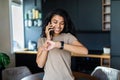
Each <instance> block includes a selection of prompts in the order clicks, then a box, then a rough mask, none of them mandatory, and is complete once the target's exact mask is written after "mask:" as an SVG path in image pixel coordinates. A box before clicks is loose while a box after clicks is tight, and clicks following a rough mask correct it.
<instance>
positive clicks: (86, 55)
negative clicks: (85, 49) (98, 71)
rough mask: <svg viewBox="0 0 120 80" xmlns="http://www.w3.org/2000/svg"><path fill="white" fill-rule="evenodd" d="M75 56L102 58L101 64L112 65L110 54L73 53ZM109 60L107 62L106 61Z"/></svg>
mask: <svg viewBox="0 0 120 80" xmlns="http://www.w3.org/2000/svg"><path fill="white" fill-rule="evenodd" d="M72 56H73V57H89V58H100V65H101V66H108V67H110V55H109V54H100V55H98V54H76V53H72ZM105 62H107V64H106V63H105Z"/></svg>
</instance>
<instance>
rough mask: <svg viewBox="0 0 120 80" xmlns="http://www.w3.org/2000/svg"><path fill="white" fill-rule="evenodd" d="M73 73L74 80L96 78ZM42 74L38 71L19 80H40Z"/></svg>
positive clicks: (94, 79)
mask: <svg viewBox="0 0 120 80" xmlns="http://www.w3.org/2000/svg"><path fill="white" fill-rule="evenodd" d="M73 75H74V76H75V80H98V79H96V78H95V77H94V76H91V75H88V74H85V73H80V72H73ZM43 76H44V72H40V73H35V74H31V75H29V76H26V77H24V78H22V79H21V80H42V79H43ZM53 77H54V76H53Z"/></svg>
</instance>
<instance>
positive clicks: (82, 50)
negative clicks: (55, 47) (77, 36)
mask: <svg viewBox="0 0 120 80" xmlns="http://www.w3.org/2000/svg"><path fill="white" fill-rule="evenodd" d="M64 50H67V51H70V52H73V53H78V54H88V49H87V48H86V47H85V46H83V45H82V44H81V43H80V42H79V41H77V40H76V41H73V42H72V44H71V45H70V44H64Z"/></svg>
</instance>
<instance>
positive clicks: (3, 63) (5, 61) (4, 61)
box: [0, 52, 10, 78]
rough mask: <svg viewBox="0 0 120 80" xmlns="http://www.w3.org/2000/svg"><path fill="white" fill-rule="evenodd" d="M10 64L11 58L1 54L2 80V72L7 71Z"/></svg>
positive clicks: (0, 71)
mask: <svg viewBox="0 0 120 80" xmlns="http://www.w3.org/2000/svg"><path fill="white" fill-rule="evenodd" d="M9 63H10V57H9V56H8V55H7V54H6V53H3V52H0V78H1V75H2V70H3V69H5V68H6V67H7V66H8V64H9Z"/></svg>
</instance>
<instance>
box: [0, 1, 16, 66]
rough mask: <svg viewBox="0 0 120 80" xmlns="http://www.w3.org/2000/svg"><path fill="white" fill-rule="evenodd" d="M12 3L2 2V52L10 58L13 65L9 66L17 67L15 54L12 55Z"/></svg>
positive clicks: (0, 29) (0, 5)
mask: <svg viewBox="0 0 120 80" xmlns="http://www.w3.org/2000/svg"><path fill="white" fill-rule="evenodd" d="M10 2H11V0H0V51H3V52H6V53H7V54H8V55H9V56H10V59H11V64H10V65H9V66H15V54H12V51H11V48H12V47H11V44H12V42H11V41H12V35H11V32H12V31H11V28H10V27H11V26H10V25H11V24H10V23H11V22H10V21H11V20H10V15H11V12H10Z"/></svg>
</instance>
